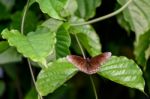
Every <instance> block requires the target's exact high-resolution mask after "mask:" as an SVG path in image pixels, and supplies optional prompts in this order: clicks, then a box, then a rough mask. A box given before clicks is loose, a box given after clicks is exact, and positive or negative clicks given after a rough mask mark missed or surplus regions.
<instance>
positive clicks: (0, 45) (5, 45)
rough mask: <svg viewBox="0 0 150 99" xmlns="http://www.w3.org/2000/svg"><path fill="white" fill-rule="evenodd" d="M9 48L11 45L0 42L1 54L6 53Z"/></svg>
mask: <svg viewBox="0 0 150 99" xmlns="http://www.w3.org/2000/svg"><path fill="white" fill-rule="evenodd" d="M7 48H9V44H8V42H7V41H1V42H0V53H2V52H3V51H5V50H6V49H7Z"/></svg>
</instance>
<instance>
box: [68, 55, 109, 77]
mask: <svg viewBox="0 0 150 99" xmlns="http://www.w3.org/2000/svg"><path fill="white" fill-rule="evenodd" d="M110 57H111V52H104V53H102V54H100V55H97V56H95V57H93V58H91V59H90V58H86V59H84V58H82V57H81V56H77V55H68V56H67V60H68V61H69V62H70V63H72V64H74V65H75V67H76V68H78V69H79V70H80V71H82V72H84V73H86V74H89V75H90V74H95V73H96V72H97V71H98V70H99V67H100V66H101V65H102V64H103V63H105V62H106V61H107V60H108V59H109V58H110Z"/></svg>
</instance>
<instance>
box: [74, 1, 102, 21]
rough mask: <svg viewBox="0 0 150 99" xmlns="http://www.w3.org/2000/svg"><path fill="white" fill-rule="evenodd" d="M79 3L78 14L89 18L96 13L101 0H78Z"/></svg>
mask: <svg viewBox="0 0 150 99" xmlns="http://www.w3.org/2000/svg"><path fill="white" fill-rule="evenodd" d="M77 3H78V10H77V11H76V15H77V16H79V17H80V18H84V19H86V20H87V19H89V18H92V17H93V16H94V15H95V11H96V8H97V7H99V6H100V4H101V0H77Z"/></svg>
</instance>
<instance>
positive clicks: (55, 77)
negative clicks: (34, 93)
mask: <svg viewBox="0 0 150 99" xmlns="http://www.w3.org/2000/svg"><path fill="white" fill-rule="evenodd" d="M47 67H48V68H44V69H43V70H42V71H41V72H40V73H39V75H38V77H37V82H36V84H37V87H38V89H39V92H40V94H41V95H42V96H45V95H47V94H49V93H52V92H53V91H55V90H56V89H57V88H58V87H60V86H61V85H62V84H64V83H65V82H66V81H67V80H69V79H70V78H71V77H72V76H74V75H75V74H76V72H77V71H78V70H77V69H76V68H75V67H74V66H73V65H72V64H71V63H69V62H68V61H67V60H66V58H62V59H59V60H56V61H54V62H52V63H49V64H48V66H47Z"/></svg>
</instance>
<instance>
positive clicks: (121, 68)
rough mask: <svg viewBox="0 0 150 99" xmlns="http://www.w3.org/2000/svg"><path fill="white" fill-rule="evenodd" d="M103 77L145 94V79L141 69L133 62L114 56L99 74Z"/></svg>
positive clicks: (102, 67)
mask: <svg viewBox="0 0 150 99" xmlns="http://www.w3.org/2000/svg"><path fill="white" fill-rule="evenodd" d="M98 74H100V75H101V76H103V77H105V78H107V79H109V80H112V81H114V82H116V83H119V84H122V85H124V86H128V87H131V88H136V89H139V90H140V91H142V92H144V85H145V82H144V79H143V77H142V71H141V69H140V68H139V67H138V66H137V65H136V63H135V62H134V61H133V60H129V59H127V58H126V57H116V56H112V57H111V58H110V59H109V60H108V61H107V62H106V63H105V64H104V65H102V66H101V68H100V71H99V72H98Z"/></svg>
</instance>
